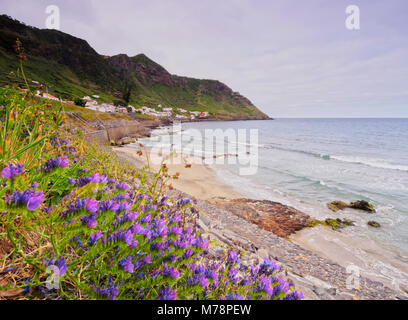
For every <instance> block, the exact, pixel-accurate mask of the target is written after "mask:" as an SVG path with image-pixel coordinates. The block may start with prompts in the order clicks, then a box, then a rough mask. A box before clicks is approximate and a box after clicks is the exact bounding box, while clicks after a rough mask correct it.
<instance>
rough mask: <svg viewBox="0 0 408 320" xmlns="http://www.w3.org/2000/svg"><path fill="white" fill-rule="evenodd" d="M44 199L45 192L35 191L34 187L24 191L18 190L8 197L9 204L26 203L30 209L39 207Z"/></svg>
mask: <svg viewBox="0 0 408 320" xmlns="http://www.w3.org/2000/svg"><path fill="white" fill-rule="evenodd" d="M43 201H44V193H43V192H42V191H38V192H35V191H34V190H33V189H27V190H25V191H23V192H21V191H19V190H17V191H15V192H14V193H12V194H10V195H8V196H7V197H6V203H7V205H17V206H19V205H21V204H25V205H26V206H27V209H28V210H30V211H34V210H35V209H37V208H38V207H39V206H40V204H41V202H43Z"/></svg>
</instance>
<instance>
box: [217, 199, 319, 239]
mask: <svg viewBox="0 0 408 320" xmlns="http://www.w3.org/2000/svg"><path fill="white" fill-rule="evenodd" d="M212 204H213V205H215V206H217V207H218V208H221V209H224V210H228V211H229V212H231V213H233V214H235V215H237V216H239V217H241V218H243V219H245V220H247V221H248V222H250V223H253V224H256V225H257V226H259V227H260V228H261V229H264V230H267V231H270V232H272V233H274V234H276V235H277V236H279V237H283V238H285V237H288V236H289V235H290V234H292V233H294V232H296V231H299V230H301V229H303V228H305V227H307V226H309V225H310V223H311V222H312V219H311V218H310V216H309V215H307V214H306V213H303V212H301V211H299V210H296V209H294V208H292V207H289V206H286V205H283V204H281V203H278V202H273V201H269V200H253V199H234V200H230V199H221V198H217V199H215V200H213V201H212Z"/></svg>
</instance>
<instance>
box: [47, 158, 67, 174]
mask: <svg viewBox="0 0 408 320" xmlns="http://www.w3.org/2000/svg"><path fill="white" fill-rule="evenodd" d="M68 166H69V160H68V158H67V156H63V157H60V156H57V157H56V158H51V159H48V160H47V161H46V162H45V164H44V165H43V166H42V167H41V172H45V173H47V172H50V171H52V170H53V169H55V168H57V167H61V168H66V167H68Z"/></svg>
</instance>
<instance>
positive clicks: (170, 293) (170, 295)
mask: <svg viewBox="0 0 408 320" xmlns="http://www.w3.org/2000/svg"><path fill="white" fill-rule="evenodd" d="M176 296H177V290H172V288H171V287H167V288H165V289H159V295H158V297H157V298H156V300H176Z"/></svg>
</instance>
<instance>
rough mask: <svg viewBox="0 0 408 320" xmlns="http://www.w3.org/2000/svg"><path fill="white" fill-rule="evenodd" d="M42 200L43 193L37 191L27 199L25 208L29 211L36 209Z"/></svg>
mask: <svg viewBox="0 0 408 320" xmlns="http://www.w3.org/2000/svg"><path fill="white" fill-rule="evenodd" d="M43 201H44V193H43V192H42V191H39V192H38V193H36V194H34V195H32V196H31V197H30V199H29V200H28V201H27V209H28V210H30V211H34V210H35V209H37V208H38V207H39V206H40V204H41V202H43Z"/></svg>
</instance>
